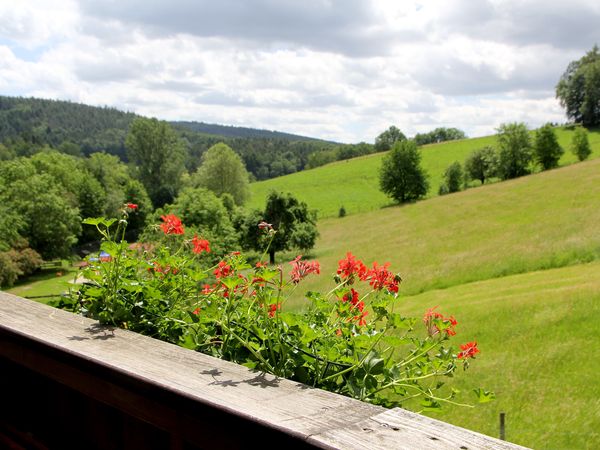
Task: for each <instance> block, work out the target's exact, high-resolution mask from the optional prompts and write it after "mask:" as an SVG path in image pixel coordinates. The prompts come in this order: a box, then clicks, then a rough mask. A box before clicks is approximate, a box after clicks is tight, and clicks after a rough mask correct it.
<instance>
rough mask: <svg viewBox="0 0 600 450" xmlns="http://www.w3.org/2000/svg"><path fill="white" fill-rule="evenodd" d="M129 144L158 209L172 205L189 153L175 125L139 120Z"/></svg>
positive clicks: (133, 126)
mask: <svg viewBox="0 0 600 450" xmlns="http://www.w3.org/2000/svg"><path fill="white" fill-rule="evenodd" d="M125 145H126V146H127V151H128V155H129V159H130V161H132V162H133V163H134V164H136V169H135V170H136V174H137V178H138V179H139V180H140V181H141V182H142V184H143V185H144V187H145V188H146V191H147V192H148V195H149V196H150V199H151V200H152V203H153V204H154V206H155V207H160V206H163V205H164V204H166V203H169V202H172V201H173V199H174V198H175V197H176V195H177V192H178V190H179V185H180V177H181V174H182V173H183V171H184V160H185V150H184V146H183V143H182V142H181V140H180V139H179V138H178V137H177V135H176V134H175V132H174V131H173V129H172V128H171V126H170V125H169V124H168V123H167V122H163V121H158V120H157V119H146V118H138V119H135V120H134V121H133V122H132V123H131V127H130V129H129V134H128V135H127V139H126V141H125Z"/></svg>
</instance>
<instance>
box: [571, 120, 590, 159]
mask: <svg viewBox="0 0 600 450" xmlns="http://www.w3.org/2000/svg"><path fill="white" fill-rule="evenodd" d="M571 151H572V152H573V154H574V155H575V156H577V159H578V160H579V161H585V160H586V159H587V158H588V156H590V155H591V153H592V149H591V148H590V142H589V140H588V132H587V130H586V129H585V128H582V127H577V128H576V129H575V133H573V139H572V140H571Z"/></svg>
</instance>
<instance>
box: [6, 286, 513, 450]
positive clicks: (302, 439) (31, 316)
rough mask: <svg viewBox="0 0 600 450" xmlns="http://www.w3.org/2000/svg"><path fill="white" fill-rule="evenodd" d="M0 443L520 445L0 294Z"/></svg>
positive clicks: (386, 446)
mask: <svg viewBox="0 0 600 450" xmlns="http://www.w3.org/2000/svg"><path fill="white" fill-rule="evenodd" d="M0 389H1V392H0V404H1V407H0V448H3V447H8V448H11V447H10V446H11V445H12V446H13V447H14V448H34V449H35V448H40V449H44V448H50V449H54V448H56V449H67V448H77V449H96V448H97V449H118V448H131V449H163V448H170V449H197V448H252V447H258V448H282V449H288V448H298V447H301V448H306V447H317V448H342V449H351V448H362V449H376V448H382V449H394V448H402V449H479V448H487V449H515V448H522V447H518V446H516V445H513V444H510V443H507V442H504V441H500V440H497V439H494V438H490V437H488V436H484V435H481V434H478V433H474V432H471V431H468V430H465V429H462V428H458V427H455V426H452V425H449V424H446V423H444V422H440V421H437V420H434V419H430V418H427V417H424V416H420V415H418V414H414V413H411V412H408V411H405V410H402V409H399V408H396V409H391V410H386V409H384V408H381V407H378V406H374V405H370V404H367V403H363V402H360V401H357V400H353V399H350V398H347V397H343V396H340V395H337V394H333V393H330V392H326V391H322V390H320V389H313V388H310V387H307V386H305V385H302V384H300V383H296V382H293V381H290V380H286V379H279V378H276V377H274V376H272V375H269V374H264V373H257V372H253V371H251V370H249V369H247V368H245V367H243V366H239V365H237V364H233V363H229V362H226V361H222V360H219V359H216V358H212V357H210V356H206V355H202V354H200V353H197V352H193V351H190V350H186V349H184V348H180V347H178V346H175V345H172V344H168V343H165V342H161V341H158V340H155V339H152V338H149V337H145V336H141V335H138V334H135V333H131V332H128V331H126V330H121V329H113V328H110V327H102V326H99V325H98V323H97V322H95V321H93V320H89V319H86V318H84V317H81V316H77V315H74V314H71V313H68V312H65V311H61V310H58V309H54V308H51V307H49V306H46V305H42V304H38V303H35V302H32V301H29V300H25V299H22V298H19V297H16V296H13V295H10V294H6V293H2V292H0Z"/></svg>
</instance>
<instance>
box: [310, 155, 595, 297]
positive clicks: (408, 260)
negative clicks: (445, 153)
mask: <svg viewBox="0 0 600 450" xmlns="http://www.w3.org/2000/svg"><path fill="white" fill-rule="evenodd" d="M599 201H600V159H595V160H591V161H586V162H583V163H580V164H573V165H570V166H567V167H563V168H560V169H556V170H552V171H547V172H543V173H538V174H535V175H531V176H528V177H523V178H520V179H516V180H511V181H507V182H503V183H495V184H491V185H488V186H482V187H478V188H474V189H469V190H467V191H463V192H460V193H456V194H451V195H447V196H443V197H435V198H431V199H429V200H425V201H422V202H418V203H415V204H410V205H406V206H402V207H393V208H384V209H379V210H376V211H372V212H370V213H368V214H357V215H353V216H347V217H344V218H342V219H338V218H335V219H326V220H323V221H321V222H320V224H319V230H320V233H321V237H320V238H319V240H318V242H317V246H316V249H315V250H314V252H313V253H314V255H315V257H316V258H318V260H319V261H320V263H321V267H322V272H323V273H324V274H331V273H333V272H334V271H335V270H336V268H337V261H338V260H339V259H341V258H342V257H343V256H344V255H345V254H346V252H347V251H351V252H353V253H354V254H355V255H357V256H358V257H360V258H362V259H363V260H364V261H368V262H372V261H378V262H379V263H383V262H385V261H389V262H391V263H392V269H393V270H395V271H398V272H400V273H401V275H402V277H403V278H404V280H405V282H404V284H403V292H404V293H405V294H416V293H419V292H423V291H426V290H430V289H436V288H445V287H450V286H454V285H458V284H464V283H468V282H472V281H478V280H486V279H490V278H496V277H501V276H504V275H510V274H516V273H524V272H528V271H532V270H540V269H547V268H554V267H562V266H567V265H572V264H577V263H581V262H588V261H593V260H595V259H597V258H599V257H600V232H599V224H600V208H599V207H598V204H599ZM327 278H328V277H326V276H321V277H317V278H312V279H310V278H309V279H307V280H306V285H305V288H306V289H307V290H308V289H311V290H321V291H324V290H327V289H328V288H329V280H328V279H327Z"/></svg>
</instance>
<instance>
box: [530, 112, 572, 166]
mask: <svg viewBox="0 0 600 450" xmlns="http://www.w3.org/2000/svg"><path fill="white" fill-rule="evenodd" d="M564 152H565V151H564V150H563V148H562V147H561V146H560V145H559V143H558V139H557V138H556V133H554V129H553V128H552V125H550V124H549V123H547V124H546V125H544V126H543V127H541V128H540V129H539V130H538V131H537V132H536V134H535V144H534V146H533V153H534V157H535V160H536V161H537V162H538V164H539V165H540V166H542V170H548V169H554V168H555V167H558V161H559V160H560V157H561V156H562V155H563V153H564Z"/></svg>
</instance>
